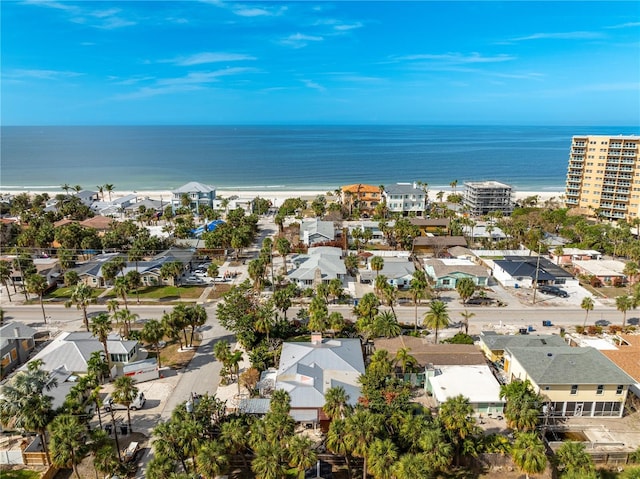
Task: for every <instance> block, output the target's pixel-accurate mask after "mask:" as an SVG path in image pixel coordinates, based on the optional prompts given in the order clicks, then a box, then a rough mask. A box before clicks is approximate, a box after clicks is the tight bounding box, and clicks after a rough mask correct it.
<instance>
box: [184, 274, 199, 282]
mask: <svg viewBox="0 0 640 479" xmlns="http://www.w3.org/2000/svg"><path fill="white" fill-rule="evenodd" d="M184 281H185V283H189V284H199V283H201V282H202V281H201V280H200V278H196V277H195V276H189V277H188V278H186V279H185V280H184Z"/></svg>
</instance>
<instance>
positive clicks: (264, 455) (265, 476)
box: [251, 441, 288, 479]
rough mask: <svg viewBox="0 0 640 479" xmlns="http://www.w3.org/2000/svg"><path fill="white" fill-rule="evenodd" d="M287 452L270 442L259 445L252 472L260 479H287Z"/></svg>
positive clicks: (252, 463)
mask: <svg viewBox="0 0 640 479" xmlns="http://www.w3.org/2000/svg"><path fill="white" fill-rule="evenodd" d="M284 452H285V450H284V449H283V448H282V447H281V446H280V445H279V444H278V445H276V444H272V443H270V442H268V441H264V442H261V443H259V444H258V445H257V446H256V448H255V458H254V459H253V461H252V462H251V470H252V471H253V472H254V473H255V474H256V477H257V478H258V479H284V478H286V477H287V472H288V470H287V466H286V464H285V463H284V461H283V455H284Z"/></svg>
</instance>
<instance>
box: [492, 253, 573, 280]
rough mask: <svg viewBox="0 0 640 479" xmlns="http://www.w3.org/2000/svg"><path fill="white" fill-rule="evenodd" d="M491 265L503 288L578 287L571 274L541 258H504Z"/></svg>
mask: <svg viewBox="0 0 640 479" xmlns="http://www.w3.org/2000/svg"><path fill="white" fill-rule="evenodd" d="M493 265H494V266H493V276H494V277H495V278H496V280H498V281H499V282H500V284H502V285H503V286H505V287H511V288H532V287H533V286H534V285H536V284H537V285H540V284H547V285H568V286H569V285H572V286H577V285H578V280H577V279H575V278H574V277H573V276H572V275H571V273H569V272H567V271H565V270H564V269H562V268H561V267H560V266H558V265H556V264H554V263H552V262H551V261H549V260H548V259H547V258H544V257H542V256H536V255H531V256H517V255H514V256H505V257H504V259H501V260H495V261H493Z"/></svg>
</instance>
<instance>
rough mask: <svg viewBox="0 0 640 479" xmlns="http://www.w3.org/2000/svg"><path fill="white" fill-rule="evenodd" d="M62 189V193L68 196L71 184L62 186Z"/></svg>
mask: <svg viewBox="0 0 640 479" xmlns="http://www.w3.org/2000/svg"><path fill="white" fill-rule="evenodd" d="M60 188H61V189H62V191H64V192H65V193H66V194H67V195H68V194H69V190H70V189H71V187H70V186H69V184H67V183H65V184H64V185H62V186H61V187H60Z"/></svg>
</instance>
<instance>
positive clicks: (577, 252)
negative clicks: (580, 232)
mask: <svg viewBox="0 0 640 479" xmlns="http://www.w3.org/2000/svg"><path fill="white" fill-rule="evenodd" d="M551 253H552V254H554V253H553V251H552V252H551ZM562 254H563V255H589V256H602V253H601V252H600V251H596V250H594V249H580V248H562Z"/></svg>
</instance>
